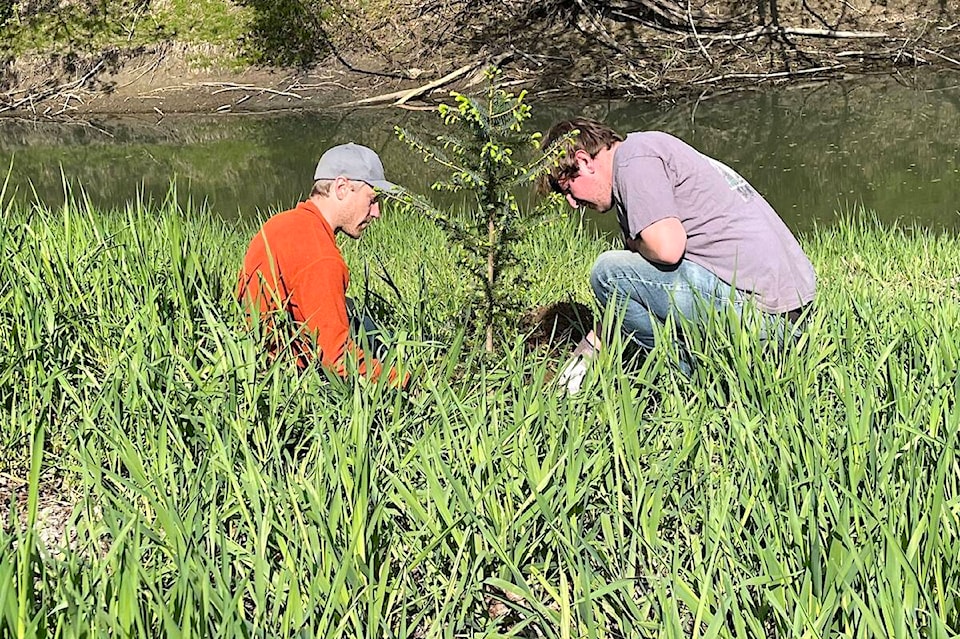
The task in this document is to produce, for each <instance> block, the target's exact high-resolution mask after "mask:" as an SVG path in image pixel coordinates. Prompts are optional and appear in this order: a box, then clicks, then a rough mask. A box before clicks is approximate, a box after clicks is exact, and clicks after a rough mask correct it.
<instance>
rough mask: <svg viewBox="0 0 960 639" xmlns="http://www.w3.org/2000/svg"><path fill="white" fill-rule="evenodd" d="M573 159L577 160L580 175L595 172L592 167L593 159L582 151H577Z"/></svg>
mask: <svg viewBox="0 0 960 639" xmlns="http://www.w3.org/2000/svg"><path fill="white" fill-rule="evenodd" d="M573 157H574V158H576V160H577V166H578V167H579V168H580V171H579V172H580V173H593V172H594V171H595V169H594V166H593V157H591V155H590V154H589V153H587V152H586V151H584V150H583V149H578V150H577V151H576V152H575V153H574V154H573Z"/></svg>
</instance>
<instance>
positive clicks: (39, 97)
mask: <svg viewBox="0 0 960 639" xmlns="http://www.w3.org/2000/svg"><path fill="white" fill-rule="evenodd" d="M104 62H105V60H100V61H99V62H97V63H96V64H95V65H94V66H93V68H92V69H90V70H89V71H87V73H86V74H85V75H84V76H83V77H82V78H80V79H79V80H74V81H73V82H68V83H67V84H61V85H60V86H58V87H54V88H52V89H47V90H46V91H40V92H37V93H30V94H28V95H27V96H26V97H24V98H21V99H20V100H17V101H16V102H10V103H8V104H4V105H0V113H4V112H6V111H15V110H17V109H19V108H20V107H22V106H24V105H27V104H29V105H30V106H33V105H34V104H36V103H37V102H43V101H44V100H46V99H48V98H52V97H56V96H58V95H63V94H64V93H69V92H70V91H72V90H73V89H76V88H79V87H82V86H83V85H84V84H85V83H86V82H87V80H89V79H90V78H92V77H93V76H95V75H96V74H97V73H98V72H99V71H100V69H101V68H102V67H103V65H104Z"/></svg>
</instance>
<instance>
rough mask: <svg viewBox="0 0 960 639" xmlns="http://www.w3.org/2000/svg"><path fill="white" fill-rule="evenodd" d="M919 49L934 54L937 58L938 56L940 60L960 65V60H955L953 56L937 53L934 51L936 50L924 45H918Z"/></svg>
mask: <svg viewBox="0 0 960 639" xmlns="http://www.w3.org/2000/svg"><path fill="white" fill-rule="evenodd" d="M920 50H921V51H923V52H924V53H929V54H930V55H935V56H937V57H938V58H940V59H941V60H946V61H947V62H950V63H951V64H955V65H957V66H958V67H960V60H955V59H954V58H951V57H949V56H945V55H943V54H942V53H938V52H936V51H933V50H932V49H927V48H926V47H920Z"/></svg>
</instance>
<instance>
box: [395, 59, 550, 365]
mask: <svg viewBox="0 0 960 639" xmlns="http://www.w3.org/2000/svg"><path fill="white" fill-rule="evenodd" d="M487 76H488V85H487V90H486V93H485V95H484V96H483V97H482V98H477V97H472V96H468V95H463V94H460V93H453V94H452V95H453V97H454V100H455V104H454V105H448V104H443V105H441V106H440V117H441V118H443V123H444V125H445V126H446V127H448V128H449V129H450V130H451V132H450V133H445V134H442V135H438V136H437V137H436V138H435V140H433V141H430V142H428V141H425V140H422V139H420V138H419V137H418V136H416V135H414V134H412V133H411V132H409V131H407V130H405V129H402V128H400V127H397V129H396V131H397V135H398V137H399V138H400V139H401V140H402V141H405V142H406V143H407V144H409V145H410V147H411V148H412V149H413V150H415V151H417V152H419V153H420V154H421V155H422V156H423V159H424V161H425V162H434V163H436V164H439V165H440V166H441V167H444V168H446V169H447V170H449V172H450V176H449V178H447V179H446V180H440V181H438V182H436V183H435V184H434V185H433V188H434V189H435V190H438V191H447V192H450V193H458V192H461V191H464V192H467V193H469V195H470V197H469V199H470V200H472V201H475V203H476V206H475V207H470V206H469V205H468V207H467V210H465V211H461V212H454V213H452V214H451V213H447V212H442V211H440V210H438V209H437V208H436V207H434V206H433V205H432V204H431V203H430V202H429V201H428V200H426V199H425V198H423V197H419V196H415V195H412V194H410V193H406V194H405V195H404V199H405V200H406V201H408V202H410V203H411V204H413V205H414V206H415V207H417V208H418V209H420V210H421V211H423V212H424V213H426V214H427V215H429V216H430V217H431V218H432V219H433V220H435V221H436V223H437V224H439V225H440V226H441V228H443V229H444V230H445V231H446V233H447V235H448V237H449V239H450V241H451V242H452V243H453V244H454V245H456V246H458V247H459V248H460V249H462V250H463V251H464V255H465V259H464V261H463V267H464V270H465V271H466V272H467V273H468V274H469V276H470V277H471V278H472V282H473V283H474V285H475V289H474V291H475V292H474V299H473V306H474V307H475V308H476V310H477V317H476V324H477V325H478V326H479V327H481V328H482V329H483V331H484V333H485V337H486V349H487V352H492V351H493V344H494V334H495V333H502V331H503V329H504V327H505V326H510V325H513V324H514V323H515V322H516V318H517V316H518V314H519V310H520V309H519V308H518V304H517V303H518V295H517V293H518V291H519V290H520V289H521V287H522V286H523V283H524V279H525V278H524V273H523V272H522V271H520V270H519V269H517V268H516V266H517V263H518V257H519V256H518V253H517V246H518V242H519V240H520V239H521V238H522V237H523V235H524V232H525V231H526V229H527V228H528V227H529V223H530V222H531V220H534V219H536V218H538V217H540V216H541V215H543V214H544V213H545V212H547V211H548V210H550V207H551V205H552V203H553V200H552V199H550V198H547V199H545V200H543V201H542V202H541V204H540V205H539V206H537V207H536V208H535V209H534V210H533V211H522V210H521V209H520V207H519V205H518V203H517V198H516V196H515V195H514V192H515V190H516V189H517V188H519V187H527V188H529V187H530V186H531V185H532V184H533V183H534V182H535V181H536V179H537V178H538V177H539V176H540V175H541V174H542V173H543V172H544V171H546V170H547V168H548V167H549V166H550V163H551V162H552V161H553V160H554V158H555V157H556V153H557V152H556V151H549V152H547V153H539V154H537V155H535V157H534V158H533V160H532V161H528V162H524V161H522V159H521V155H522V152H523V150H524V149H525V148H527V149H529V148H533V149H535V150H539V149H540V145H539V140H540V134H539V133H532V134H531V133H528V132H526V131H525V130H524V124H525V122H526V121H527V120H528V119H529V118H530V107H529V106H528V105H527V104H526V103H524V98H525V96H526V92H521V93H520V95H514V94H512V93H508V92H507V91H505V90H504V89H503V88H502V87H501V86H500V85H499V84H498V78H499V76H500V72H499V70H497V69H490V70H488V71H487Z"/></svg>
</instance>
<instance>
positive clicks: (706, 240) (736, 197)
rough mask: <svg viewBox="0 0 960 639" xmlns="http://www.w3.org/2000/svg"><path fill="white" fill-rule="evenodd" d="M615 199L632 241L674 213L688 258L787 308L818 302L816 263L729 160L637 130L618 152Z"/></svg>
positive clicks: (760, 299) (764, 302)
mask: <svg viewBox="0 0 960 639" xmlns="http://www.w3.org/2000/svg"><path fill="white" fill-rule="evenodd" d="M613 199H614V204H615V206H616V209H617V217H618V219H619V221H620V228H621V230H622V231H623V233H624V235H625V236H626V237H628V238H635V237H636V236H637V235H638V234H639V233H640V231H642V230H643V229H645V228H646V227H648V226H650V225H651V224H653V223H654V222H657V221H659V220H662V219H665V218H669V217H675V218H678V219H679V220H680V222H681V223H682V224H683V228H684V230H685V231H686V232H687V247H686V253H685V254H684V258H685V259H688V260H690V261H691V262H694V263H696V264H699V265H700V266H703V267H704V268H706V269H708V270H710V271H712V272H713V273H715V274H716V275H717V277H719V278H720V279H721V280H723V281H724V282H726V283H728V284H730V285H732V286H734V287H736V288H737V289H739V290H741V291H744V292H746V293H748V294H751V295H752V296H753V297H754V299H755V300H756V303H757V306H758V307H759V308H761V309H762V310H765V311H767V312H770V313H782V312H785V311H789V310H792V309H795V308H799V307H801V306H803V305H804V304H807V303H809V302H811V301H813V296H814V291H815V289H816V276H815V275H814V272H813V265H811V264H810V260H809V259H807V256H806V255H805V254H804V252H803V249H801V248H800V244H799V243H798V242H797V240H796V238H795V237H793V234H792V233H790V230H789V229H788V228H787V227H786V225H785V224H784V223H783V220H781V219H780V216H779V215H777V213H776V211H774V210H773V208H772V207H771V206H770V205H769V204H768V203H767V201H766V200H764V199H763V197H761V196H760V195H759V194H758V193H757V192H756V191H755V190H754V188H753V187H752V186H750V184H749V183H748V182H747V181H746V180H745V179H743V178H742V177H740V175H739V174H738V173H737V172H736V171H734V170H733V169H731V168H730V167H728V166H726V165H725V164H723V163H721V162H718V161H717V160H714V159H713V158H710V157H707V156H706V155H703V154H702V153H700V152H699V151H697V150H696V149H694V148H693V147H691V146H690V145H688V144H686V143H685V142H683V141H681V140H679V139H677V138H675V137H673V136H672V135H669V134H667V133H661V132H658V131H647V132H642V133H632V134H630V135H629V136H627V139H626V140H624V141H623V142H622V143H620V146H619V147H617V150H616V153H615V154H614V157H613Z"/></svg>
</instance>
